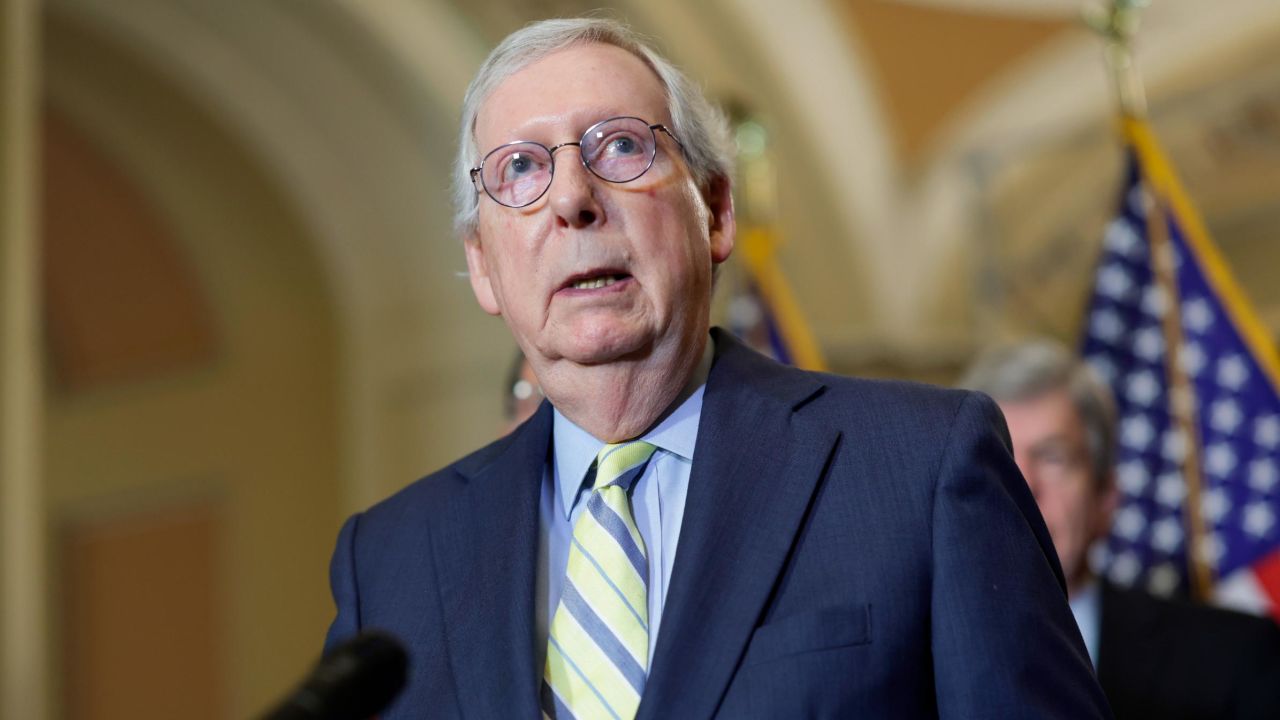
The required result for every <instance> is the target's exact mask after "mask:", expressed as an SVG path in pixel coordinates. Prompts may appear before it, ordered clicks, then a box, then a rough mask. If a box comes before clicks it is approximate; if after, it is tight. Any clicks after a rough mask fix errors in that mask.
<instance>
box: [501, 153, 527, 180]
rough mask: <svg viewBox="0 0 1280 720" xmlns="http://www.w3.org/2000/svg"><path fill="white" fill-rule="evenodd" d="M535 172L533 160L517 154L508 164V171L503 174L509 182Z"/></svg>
mask: <svg viewBox="0 0 1280 720" xmlns="http://www.w3.org/2000/svg"><path fill="white" fill-rule="evenodd" d="M532 171H533V158H531V157H529V156H528V155H523V154H520V153H517V154H515V155H512V156H511V160H509V161H508V162H507V171H506V172H505V173H503V174H504V175H505V176H506V178H507V179H508V180H512V179H514V178H517V177H520V176H521V175H527V174H528V173H530V172H532Z"/></svg>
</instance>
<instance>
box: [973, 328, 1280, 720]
mask: <svg viewBox="0 0 1280 720" xmlns="http://www.w3.org/2000/svg"><path fill="white" fill-rule="evenodd" d="M962 384H963V385H964V386H965V387H968V388H971V389H976V390H981V391H983V392H986V393H988V394H990V395H991V396H992V397H994V398H995V399H996V401H997V402H998V403H999V404H1000V408H1001V409H1002V411H1003V412H1004V414H1005V418H1006V419H1007V421H1008V424H1009V433H1010V435H1011V436H1012V440H1013V448H1014V457H1015V459H1016V461H1017V463H1018V466H1019V467H1020V468H1021V470H1022V473H1023V475H1024V476H1025V477H1026V479H1027V482H1028V483H1029V484H1030V485H1031V487H1032V489H1033V492H1034V495H1035V498H1036V501H1037V503H1038V504H1039V506H1040V509H1041V512H1042V513H1043V515H1044V518H1045V521H1046V523H1047V524H1048V527H1049V532H1050V534H1051V535H1052V536H1053V541H1054V543H1055V545H1056V548H1057V551H1058V554H1059V556H1060V558H1061V562H1062V568H1063V571H1064V572H1065V573H1066V574H1067V587H1068V591H1069V592H1070V594H1071V605H1072V610H1073V611H1074V612H1075V613H1076V614H1077V617H1078V618H1080V621H1081V629H1082V631H1083V632H1084V633H1085V642H1086V643H1087V644H1088V645H1089V646H1090V650H1091V653H1092V655H1093V656H1094V661H1095V664H1096V666H1097V669H1098V679H1099V681H1100V682H1101V684H1102V689H1103V691H1104V692H1105V693H1106V695H1107V699H1108V700H1109V701H1110V703H1111V707H1112V710H1114V711H1115V714H1116V717H1117V718H1121V719H1122V720H1124V719H1138V720H1141V719H1143V718H1159V719H1161V720H1213V719H1217V718H1236V719H1244V718H1256V719H1257V720H1264V719H1268V718H1271V719H1274V718H1280V628H1278V627H1277V626H1276V624H1275V623H1274V622H1272V621H1271V620H1270V619H1265V618H1256V617H1252V616H1248V615H1243V614H1240V613H1236V612H1230V611H1227V610H1222V609H1218V608H1211V607H1206V606H1201V605H1192V604H1191V603H1188V602H1185V601H1170V600H1162V599H1159V598H1156V597H1153V596H1151V595H1149V594H1147V593H1145V592H1141V591H1138V590H1124V589H1120V588H1117V587H1115V586H1114V585H1112V584H1110V583H1108V582H1106V581H1103V580H1100V579H1099V578H1097V577H1095V576H1094V575H1093V573H1092V572H1091V570H1090V568H1089V565H1088V562H1087V561H1086V551H1087V550H1088V547H1089V546H1090V545H1091V544H1092V543H1093V542H1095V541H1096V540H1097V539H1099V538H1101V537H1102V536H1103V535H1105V534H1106V532H1107V530H1108V529H1109V528H1110V525H1111V516H1112V512H1113V510H1114V507H1115V503H1116V498H1117V496H1116V493H1117V490H1116V487H1115V482H1114V473H1113V466H1114V458H1115V450H1114V448H1115V437H1116V436H1115V431H1116V421H1115V411H1114V407H1113V405H1112V402H1111V396H1110V391H1109V390H1108V389H1107V387H1106V386H1105V385H1103V384H1102V382H1101V381H1100V380H1098V379H1097V378H1096V377H1095V376H1094V375H1093V373H1092V372H1091V371H1089V369H1088V368H1087V366H1085V365H1084V363H1083V362H1081V361H1080V360H1079V359H1078V358H1076V357H1075V356H1073V355H1072V354H1071V353H1070V352H1069V351H1067V350H1066V348H1064V347H1062V346H1061V345H1059V344H1057V343H1054V342H1052V341H1046V340H1032V341H1026V342H1022V343H1018V344H1015V345H1010V346H1007V347H1002V348H997V349H994V350H992V351H991V352H988V353H986V354H985V355H984V356H983V357H981V358H980V359H979V360H978V361H977V362H976V363H975V364H974V367H973V368H971V369H970V371H969V373H968V376H967V377H966V378H965V380H964V381H963V383H962Z"/></svg>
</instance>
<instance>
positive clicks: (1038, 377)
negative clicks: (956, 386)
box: [960, 338, 1117, 490]
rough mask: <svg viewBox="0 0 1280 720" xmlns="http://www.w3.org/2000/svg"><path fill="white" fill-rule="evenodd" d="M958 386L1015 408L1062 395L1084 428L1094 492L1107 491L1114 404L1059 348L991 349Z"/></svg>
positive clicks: (1041, 342) (1030, 344)
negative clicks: (1015, 404) (1054, 394)
mask: <svg viewBox="0 0 1280 720" xmlns="http://www.w3.org/2000/svg"><path fill="white" fill-rule="evenodd" d="M960 386H961V387H964V388H968V389H970V390H978V391H980V392H984V393H986V394H988V395H990V396H991V397H992V398H994V399H995V400H997V401H999V402H1021V401H1025V400H1032V399H1035V398H1038V397H1040V396H1042V395H1045V394H1047V393H1050V392H1054V391H1057V390H1065V391H1066V392H1067V395H1068V396H1069V397H1070V398H1071V402H1072V404H1073V405H1074V406H1075V408H1076V411H1077V412H1078V413H1080V420H1081V422H1083V423H1084V430H1085V440H1086V442H1087V443H1088V445H1089V459H1090V462H1091V463H1092V467H1091V468H1090V470H1091V474H1092V475H1093V478H1094V483H1095V487H1096V488H1097V489H1098V490H1103V489H1105V488H1106V487H1107V485H1108V483H1109V482H1110V479H1111V472H1112V469H1113V468H1114V467H1115V462H1116V452H1117V451H1116V407H1115V400H1114V399H1113V398H1112V396H1111V389H1110V388H1108V387H1107V385H1106V383H1104V382H1103V381H1102V380H1101V379H1100V378H1099V377H1098V376H1097V374H1096V373H1095V372H1094V371H1093V368H1091V367H1090V366H1089V365H1088V364H1086V363H1085V362H1084V361H1083V360H1080V359H1079V358H1078V357H1076V356H1075V355H1074V354H1072V353H1071V352H1070V351H1069V350H1067V349H1066V348H1065V347H1063V346H1062V344H1061V343H1058V342H1055V341H1053V340H1048V339H1045V338H1036V339H1032V340H1025V341H1022V342H1019V343H1014V344H1011V345H1006V346H1001V347H996V348H993V349H991V350H989V351H987V352H986V353H983V354H982V356H980V357H979V358H978V360H977V361H976V362H975V363H974V365H973V366H972V367H971V368H969V371H968V373H966V375H965V377H964V379H963V380H961V382H960Z"/></svg>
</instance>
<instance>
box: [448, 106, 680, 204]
mask: <svg viewBox="0 0 1280 720" xmlns="http://www.w3.org/2000/svg"><path fill="white" fill-rule="evenodd" d="M658 130H661V131H662V132H664V133H666V134H667V135H668V136H669V137H670V138H671V139H672V140H675V142H676V145H679V146H680V149H681V150H684V145H682V144H681V143H680V140H679V139H677V138H676V136H675V135H672V134H671V131H670V130H668V129H667V128H666V126H665V125H662V124H661V123H658V124H654V125H650V124H649V123H647V122H645V121H644V120H641V119H640V118H637V117H615V118H609V119H608V120H601V121H600V122H598V123H596V124H595V125H592V126H591V127H589V128H587V131H586V132H584V133H583V134H582V139H581V140H579V141H578V142H567V143H560V144H559V145H555V146H553V147H547V146H546V145H543V144H542V143H536V142H531V141H528V140H517V141H516V142H509V143H507V144H505V145H499V146H498V147H496V148H494V149H493V150H491V151H489V154H488V155H485V156H484V159H483V160H481V161H480V164H479V165H477V166H476V167H473V168H471V182H472V184H474V183H475V182H476V178H477V177H479V179H480V187H481V188H483V189H484V191H485V193H486V194H487V195H488V196H489V197H491V198H493V201H494V202H496V203H498V204H499V205H505V206H507V207H509V208H522V207H524V206H526V205H531V204H533V203H534V202H536V201H537V200H538V198H540V197H542V196H543V195H545V194H546V192H547V188H550V187H551V178H552V176H554V175H555V173H556V158H555V153H556V151H557V150H559V149H560V148H562V147H568V146H570V145H576V146H577V147H578V150H579V158H580V159H581V160H582V165H583V167H585V168H586V169H588V170H590V171H591V173H592V174H593V175H595V176H596V177H598V178H600V179H601V180H605V181H607V182H611V183H626V182H631V181H632V180H635V179H636V178H638V177H640V176H641V175H644V174H645V173H646V172H648V170H649V168H651V167H653V159H654V158H655V157H656V156H657V154H658V133H657V131H658Z"/></svg>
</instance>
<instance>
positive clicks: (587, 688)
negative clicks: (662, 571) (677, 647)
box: [542, 441, 657, 720]
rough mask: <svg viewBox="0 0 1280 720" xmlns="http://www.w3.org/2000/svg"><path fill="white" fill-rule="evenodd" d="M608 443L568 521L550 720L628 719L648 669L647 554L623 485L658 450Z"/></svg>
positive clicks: (550, 665) (546, 695)
mask: <svg viewBox="0 0 1280 720" xmlns="http://www.w3.org/2000/svg"><path fill="white" fill-rule="evenodd" d="M656 449H657V448H655V447H654V446H653V445H650V444H649V443H646V442H641V441H635V442H629V443H621V444H616V445H605V446H604V449H603V450H601V451H600V454H599V455H598V456H596V462H595V468H596V479H595V483H594V484H593V485H592V488H591V496H590V497H589V498H588V499H587V506H586V508H585V509H584V510H583V511H582V512H581V513H580V514H579V516H578V520H577V522H576V523H574V526H573V542H572V544H571V545H570V548H569V565H568V569H567V571H566V573H565V583H564V590H563V592H562V593H561V595H560V604H559V605H558V606H557V607H556V614H555V617H553V618H552V620H551V633H550V637H549V638H548V642H547V665H546V668H545V669H544V671H543V683H542V711H543V714H544V716H545V717H549V718H553V719H554V720H566V719H568V718H577V719H579V720H588V719H592V720H593V719H594V718H614V719H617V720H631V718H634V717H635V714H636V709H637V708H638V707H639V706H640V695H641V693H643V692H644V682H645V677H646V676H647V674H648V672H649V560H648V556H647V554H646V552H645V547H644V539H643V538H641V537H640V531H639V530H638V529H637V528H636V523H635V520H634V519H633V518H632V516H631V500H630V498H628V497H627V490H628V488H629V487H630V486H631V483H633V482H635V480H636V478H638V477H639V476H640V475H641V474H642V473H643V472H644V467H645V464H646V463H647V462H648V461H649V458H650V457H651V456H652V455H653V452H654V451H655V450H656Z"/></svg>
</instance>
